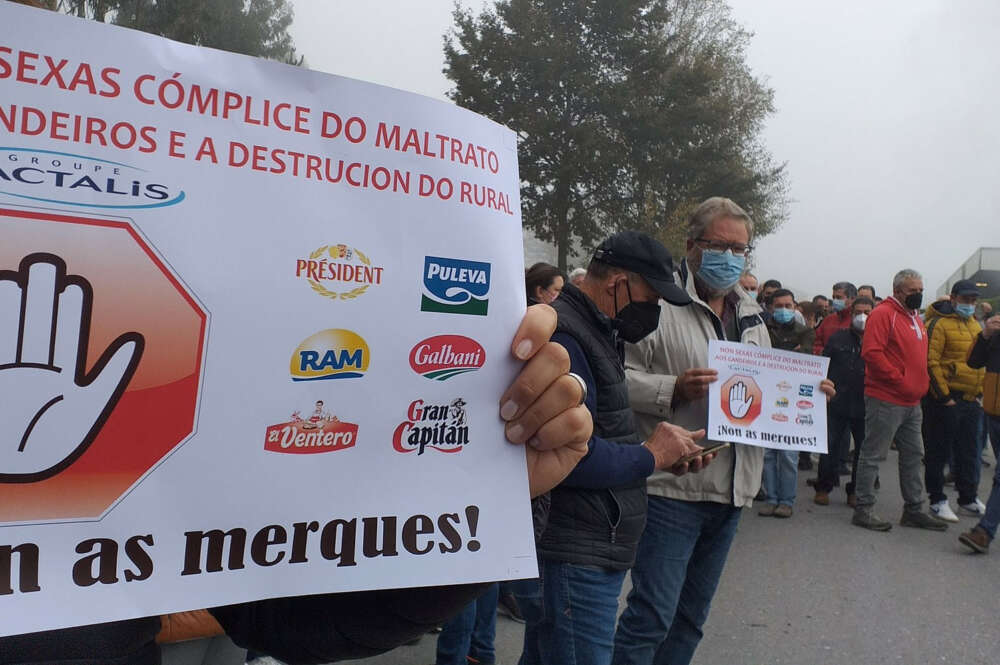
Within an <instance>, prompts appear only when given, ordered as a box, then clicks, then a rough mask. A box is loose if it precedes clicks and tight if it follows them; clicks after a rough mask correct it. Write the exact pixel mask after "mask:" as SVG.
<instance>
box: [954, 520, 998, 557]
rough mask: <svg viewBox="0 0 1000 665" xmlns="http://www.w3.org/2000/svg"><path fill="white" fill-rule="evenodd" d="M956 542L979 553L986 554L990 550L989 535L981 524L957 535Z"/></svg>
mask: <svg viewBox="0 0 1000 665" xmlns="http://www.w3.org/2000/svg"><path fill="white" fill-rule="evenodd" d="M958 542H960V543H962V544H963V545H965V546H966V547H968V548H970V549H972V551H974V552H978V553H979V554H986V553H987V552H989V551H990V536H989V534H988V533H986V530H985V529H983V528H982V527H981V526H977V527H974V528H973V529H972V531H966V532H965V533H963V534H962V535H961V536H959V537H958Z"/></svg>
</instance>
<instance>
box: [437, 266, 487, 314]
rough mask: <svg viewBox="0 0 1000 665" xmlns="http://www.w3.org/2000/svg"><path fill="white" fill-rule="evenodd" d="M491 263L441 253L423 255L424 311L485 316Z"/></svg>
mask: <svg viewBox="0 0 1000 665" xmlns="http://www.w3.org/2000/svg"><path fill="white" fill-rule="evenodd" d="M489 293H490V264H489V263H482V262H480V261H466V260H464V259H446V258H442V257H440V256H427V257H424V293H423V296H422V297H421V299H420V310H421V311H422V312H446V313H450V314H476V315H479V316H486V312H487V310H488V309H489V305H490V300H489V298H488V297H487V296H488V295H489Z"/></svg>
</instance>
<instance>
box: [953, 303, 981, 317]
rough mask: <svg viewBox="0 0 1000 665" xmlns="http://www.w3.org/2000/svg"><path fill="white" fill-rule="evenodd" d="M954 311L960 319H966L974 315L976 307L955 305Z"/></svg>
mask: <svg viewBox="0 0 1000 665" xmlns="http://www.w3.org/2000/svg"><path fill="white" fill-rule="evenodd" d="M955 311H956V312H957V313H958V315H959V316H960V317H962V318H963V319H967V318H969V317H970V316H972V315H973V314H975V313H976V306H975V305H961V304H959V305H955Z"/></svg>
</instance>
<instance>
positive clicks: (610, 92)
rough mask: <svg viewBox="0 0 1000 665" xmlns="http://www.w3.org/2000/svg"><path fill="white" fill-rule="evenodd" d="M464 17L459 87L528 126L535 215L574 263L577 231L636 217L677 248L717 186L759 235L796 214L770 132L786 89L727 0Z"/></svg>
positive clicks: (530, 220)
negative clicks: (765, 66) (772, 78)
mask: <svg viewBox="0 0 1000 665" xmlns="http://www.w3.org/2000/svg"><path fill="white" fill-rule="evenodd" d="M454 20H455V27H454V28H453V30H452V31H451V32H450V33H449V34H448V35H446V37H445V69H444V72H445V74H446V75H447V76H448V78H449V79H450V80H451V81H452V82H453V83H454V85H455V87H454V89H453V90H452V92H451V93H450V96H451V98H452V100H454V101H455V102H456V103H457V104H459V105H461V106H464V107H466V108H469V109H471V110H473V111H476V112H478V113H482V114H484V115H486V116H488V117H490V118H492V119H493V120H496V121H497V122H500V123H502V124H504V125H507V126H508V127H510V128H511V129H513V130H514V131H515V132H517V134H518V136H519V138H520V145H519V163H520V173H521V179H522V186H521V199H522V204H523V210H524V219H525V224H526V225H527V226H528V227H529V228H531V229H532V230H533V231H534V233H535V235H537V236H538V237H539V238H541V239H543V240H547V241H550V242H555V243H556V245H557V247H558V256H559V265H560V267H562V268H565V266H566V263H567V258H568V256H569V254H570V253H571V252H572V244H573V238H574V237H575V238H577V239H579V241H580V243H581V244H582V245H583V246H584V247H592V246H593V245H594V244H595V243H596V242H598V241H600V239H601V238H603V237H604V236H605V235H606V234H608V233H609V232H612V231H615V230H618V229H622V228H634V229H640V230H643V231H647V232H650V233H653V234H655V235H657V236H659V237H661V238H662V239H664V240H665V241H667V242H668V244H669V245H671V246H673V248H674V249H675V250H677V249H679V246H678V245H679V244H682V242H683V240H682V238H683V233H680V229H679V225H680V223H681V220H682V219H683V217H684V215H685V214H686V213H687V212H688V211H689V210H690V209H691V208H692V207H693V206H694V205H696V204H697V202H699V201H700V200H702V199H704V198H707V197H708V196H712V195H721V196H728V197H730V198H732V199H734V200H735V201H737V202H739V203H740V204H741V205H742V206H743V207H744V208H746V209H747V211H748V212H750V214H751V215H753V217H754V221H755V222H756V225H757V229H758V231H759V233H761V234H766V233H769V232H771V231H773V230H775V229H776V228H777V227H778V226H779V225H780V224H781V223H782V222H783V221H784V219H785V217H786V216H787V202H788V198H787V193H786V192H787V187H786V174H785V167H784V165H783V164H775V163H774V161H773V159H772V157H771V156H770V154H769V153H768V152H767V150H766V149H765V148H764V146H763V144H762V142H761V139H760V132H761V130H762V127H763V122H764V120H765V118H766V117H767V116H768V115H769V114H770V113H772V112H773V110H774V107H773V91H772V90H771V89H770V88H768V87H767V86H766V85H765V84H764V83H763V82H762V81H761V80H760V79H758V78H757V77H755V76H754V75H753V73H752V72H751V71H750V68H749V66H748V65H747V64H746V59H745V50H746V47H747V44H748V42H749V39H750V37H751V35H750V33H748V32H747V31H745V30H744V29H743V28H742V27H741V26H739V25H738V24H737V23H736V22H735V21H734V20H733V18H732V15H731V13H730V10H729V7H728V5H727V4H726V3H725V1H724V0H498V1H496V2H494V3H493V5H492V7H491V8H488V9H485V10H484V11H482V12H481V13H479V14H478V15H477V14H474V13H472V12H470V11H467V10H463V9H462V8H460V7H458V6H456V9H455V11H454Z"/></svg>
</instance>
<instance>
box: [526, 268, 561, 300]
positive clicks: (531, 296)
mask: <svg viewBox="0 0 1000 665" xmlns="http://www.w3.org/2000/svg"><path fill="white" fill-rule="evenodd" d="M563 284H565V280H564V279H563V275H562V271H560V270H559V268H556V267H555V266H553V265H549V264H548V263H541V262H540V263H536V264H535V265H533V266H531V267H530V268H528V269H527V270H525V271H524V288H525V291H527V295H528V304H529V305H537V304H538V303H542V304H544V305H548V304H551V303H552V301H553V300H555V299H556V298H558V297H559V293H560V292H561V291H562V289H563Z"/></svg>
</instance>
